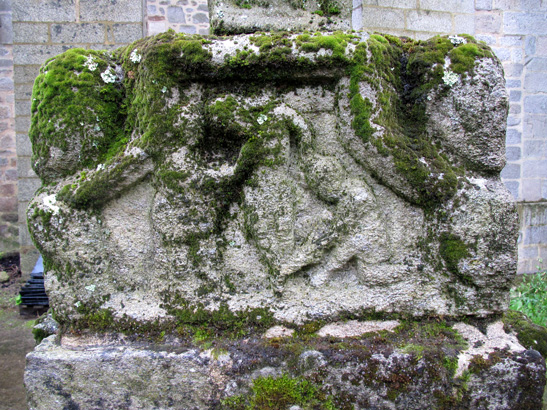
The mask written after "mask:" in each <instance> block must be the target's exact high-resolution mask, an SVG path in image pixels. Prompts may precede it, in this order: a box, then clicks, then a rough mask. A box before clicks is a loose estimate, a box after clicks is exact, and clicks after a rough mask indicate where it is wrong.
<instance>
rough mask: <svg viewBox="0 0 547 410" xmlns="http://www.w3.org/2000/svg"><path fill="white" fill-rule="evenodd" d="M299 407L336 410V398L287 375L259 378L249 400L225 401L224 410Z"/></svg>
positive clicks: (245, 397)
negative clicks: (334, 401)
mask: <svg viewBox="0 0 547 410" xmlns="http://www.w3.org/2000/svg"><path fill="white" fill-rule="evenodd" d="M295 405H296V406H300V407H302V408H305V409H312V408H313V409H317V410H323V409H324V410H335V409H336V407H335V406H334V404H333V401H332V397H330V396H328V397H327V396H325V394H323V393H321V391H320V390H319V388H318V387H317V386H315V385H314V384H313V383H311V382H310V381H308V380H306V379H303V378H300V377H296V378H293V377H290V376H288V375H286V374H284V375H282V376H280V377H272V376H268V377H259V378H257V379H255V380H254V382H253V385H252V386H251V393H250V394H249V395H248V396H243V395H241V396H232V397H228V398H226V399H224V400H222V408H224V409H230V410H286V409H288V408H289V407H291V406H295Z"/></svg>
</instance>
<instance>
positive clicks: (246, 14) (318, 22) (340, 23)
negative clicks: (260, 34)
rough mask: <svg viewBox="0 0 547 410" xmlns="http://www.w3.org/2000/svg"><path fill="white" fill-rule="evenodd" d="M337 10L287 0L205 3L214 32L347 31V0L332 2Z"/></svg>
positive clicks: (314, 3)
mask: <svg viewBox="0 0 547 410" xmlns="http://www.w3.org/2000/svg"><path fill="white" fill-rule="evenodd" d="M334 3H335V4H336V10H338V12H336V13H334V14H332V13H328V12H327V11H326V10H323V11H322V12H320V13H319V14H317V13H316V12H317V11H321V10H322V9H321V4H331V3H330V2H322V3H321V2H319V1H315V0H312V1H306V2H302V3H301V5H298V3H296V2H290V1H288V0H265V1H261V2H253V1H250V0H244V1H241V2H239V3H237V2H236V1H235V0H228V1H220V0H213V1H211V2H209V19H210V20H211V29H212V32H213V33H215V34H238V33H254V32H257V31H304V30H310V31H315V30H318V29H322V30H325V29H326V30H332V31H334V30H350V29H351V28H352V27H351V11H352V3H351V0H343V1H337V2H332V4H334Z"/></svg>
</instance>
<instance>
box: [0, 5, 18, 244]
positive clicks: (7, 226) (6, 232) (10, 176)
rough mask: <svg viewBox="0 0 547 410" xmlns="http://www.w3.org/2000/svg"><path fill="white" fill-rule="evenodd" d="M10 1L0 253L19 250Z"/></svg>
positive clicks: (5, 24) (0, 137)
mask: <svg viewBox="0 0 547 410" xmlns="http://www.w3.org/2000/svg"><path fill="white" fill-rule="evenodd" d="M11 21H12V16H11V1H10V0H3V1H0V252H16V251H18V250H19V227H18V224H17V221H18V216H17V154H16V150H15V127H14V125H15V124H14V119H15V118H14V117H15V112H14V104H13V101H14V94H13V45H12V43H13V31H12V24H11Z"/></svg>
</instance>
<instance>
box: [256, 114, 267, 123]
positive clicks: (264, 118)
mask: <svg viewBox="0 0 547 410" xmlns="http://www.w3.org/2000/svg"><path fill="white" fill-rule="evenodd" d="M266 121H268V117H267V116H265V115H264V114H260V115H259V116H258V118H257V119H256V122H258V123H259V124H260V125H262V124H264V123H265V122H266Z"/></svg>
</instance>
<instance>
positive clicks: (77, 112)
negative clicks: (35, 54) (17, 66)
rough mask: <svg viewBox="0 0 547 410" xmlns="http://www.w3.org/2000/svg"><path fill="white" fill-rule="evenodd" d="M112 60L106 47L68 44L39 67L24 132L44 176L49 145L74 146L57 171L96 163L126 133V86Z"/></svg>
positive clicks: (47, 176) (63, 148)
mask: <svg viewBox="0 0 547 410" xmlns="http://www.w3.org/2000/svg"><path fill="white" fill-rule="evenodd" d="M115 66H116V61H115V60H114V59H113V58H112V57H111V56H110V55H109V54H107V53H105V52H98V51H92V50H83V49H71V50H68V51H66V52H65V53H63V54H61V55H59V56H57V57H55V58H53V59H51V60H48V61H47V62H46V63H45V64H44V65H43V66H42V68H41V69H40V74H39V75H38V77H37V78H36V81H35V83H34V89H33V95H32V108H31V113H32V120H31V129H30V132H29V137H30V140H31V142H32V146H33V161H34V164H35V167H36V170H37V172H38V174H39V175H40V176H41V177H42V179H44V180H45V181H49V180H50V179H51V178H52V177H55V176H56V175H52V174H51V171H47V170H44V168H45V167H46V166H47V159H48V158H49V156H50V155H51V154H50V150H51V149H52V148H57V149H59V150H61V151H72V150H74V151H76V152H77V153H78V155H77V158H78V161H77V162H76V163H63V164H59V167H58V169H57V170H56V172H58V173H60V174H61V176H63V175H69V174H72V173H74V172H75V171H76V170H78V169H81V168H83V167H89V166H95V165H96V164H98V163H100V162H103V161H105V160H106V159H107V158H108V157H109V156H112V155H114V154H115V153H116V152H117V151H118V150H119V148H120V147H121V146H122V145H123V141H124V139H125V138H126V137H125V127H124V125H125V89H124V88H123V87H122V85H121V84H120V83H119V81H118V79H115V80H114V82H105V81H104V80H103V78H102V77H101V74H103V73H105V72H107V71H110V72H111V73H112V75H114V72H115Z"/></svg>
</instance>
